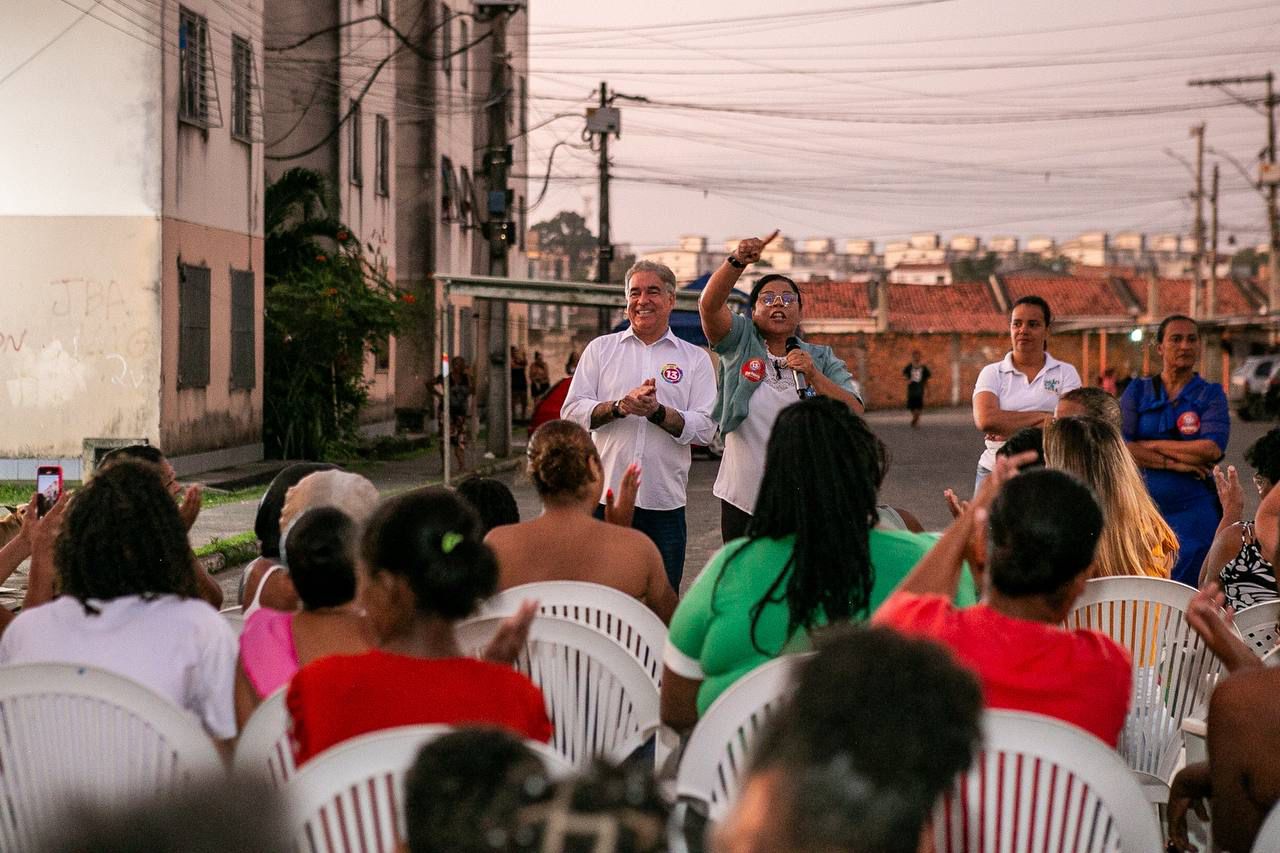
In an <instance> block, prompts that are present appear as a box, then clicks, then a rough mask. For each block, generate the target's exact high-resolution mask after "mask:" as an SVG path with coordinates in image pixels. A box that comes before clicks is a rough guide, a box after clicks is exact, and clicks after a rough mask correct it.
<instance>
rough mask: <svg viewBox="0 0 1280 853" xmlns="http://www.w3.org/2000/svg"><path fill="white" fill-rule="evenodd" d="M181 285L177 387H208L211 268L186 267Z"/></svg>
mask: <svg viewBox="0 0 1280 853" xmlns="http://www.w3.org/2000/svg"><path fill="white" fill-rule="evenodd" d="M180 273H181V280H180V281H179V282H178V387H179V388H204V387H206V386H207V385H208V384H209V268H208V267H197V266H192V265H191V264H183V265H182V268H181V270H180Z"/></svg>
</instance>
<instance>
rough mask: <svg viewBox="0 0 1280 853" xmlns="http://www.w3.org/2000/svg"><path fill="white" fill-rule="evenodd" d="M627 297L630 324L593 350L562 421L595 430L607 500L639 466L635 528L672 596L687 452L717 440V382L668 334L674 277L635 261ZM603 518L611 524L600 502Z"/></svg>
mask: <svg viewBox="0 0 1280 853" xmlns="http://www.w3.org/2000/svg"><path fill="white" fill-rule="evenodd" d="M626 297H627V309H626V310H627V319H628V320H629V321H630V323H631V325H630V326H629V327H628V328H627V329H624V330H623V331H621V332H615V333H613V334H611V335H603V336H601V337H598V338H596V339H595V340H593V341H591V343H589V344H587V346H586V348H585V349H584V350H583V351H582V357H581V358H580V359H579V360H578V365H577V370H576V371H575V372H574V374H573V381H572V382H571V383H570V385H569V393H568V395H567V396H566V397H565V401H564V406H563V407H562V408H561V410H560V416H561V417H562V418H564V419H565V420H570V421H573V422H575V423H577V424H579V425H580V426H582V427H583V428H584V429H588V430H590V431H591V434H592V438H593V439H594V441H595V444H596V449H597V450H598V451H599V452H600V459H601V461H602V462H603V463H604V473H605V477H604V488H605V490H606V492H607V490H610V489H612V490H613V491H614V492H615V493H617V492H619V491H620V490H621V486H622V477H623V475H624V474H625V473H626V470H627V467H628V466H629V465H631V464H632V463H633V462H634V463H638V464H639V465H640V468H641V470H643V471H644V480H643V481H642V482H641V484H640V490H639V492H638V493H637V495H636V508H635V515H634V516H633V519H632V527H635V528H636V529H637V530H640V531H641V532H643V533H645V534H646V535H648V537H649V538H650V539H652V540H653V542H654V544H655V545H657V546H658V551H659V552H660V553H661V554H662V563H663V566H664V568H665V569H666V573H667V579H668V580H669V581H670V582H671V588H672V589H674V590H679V589H680V578H681V576H682V575H683V574H684V553H685V543H686V541H687V539H688V531H687V529H686V527H685V503H686V502H687V497H686V489H687V486H688V482H689V464H690V461H691V454H690V445H691V444H694V443H697V444H704V445H705V444H710V443H711V441H712V439H713V438H715V431H716V424H715V421H713V420H712V419H711V407H712V406H713V405H714V403H715V398H716V379H715V373H714V372H713V370H712V367H711V358H710V357H709V356H708V355H707V353H706V352H705V351H704V350H703V349H702V348H701V347H697V346H694V345H693V344H691V343H689V342H688V341H682V340H680V339H679V338H677V337H676V336H675V334H674V333H673V332H672V331H671V324H670V319H671V312H672V310H673V309H674V308H675V305H676V277H675V274H674V273H673V272H671V270H670V269H669V268H667V267H666V266H664V265H662V264H659V263H655V262H653V261H638V262H637V263H636V264H635V265H634V266H632V267H631V269H629V270H627V276H626ZM600 500H601V501H603V500H604V493H602V494H601V495H600ZM596 515H597V517H603V516H604V504H603V503H600V504H599V506H597V508H596Z"/></svg>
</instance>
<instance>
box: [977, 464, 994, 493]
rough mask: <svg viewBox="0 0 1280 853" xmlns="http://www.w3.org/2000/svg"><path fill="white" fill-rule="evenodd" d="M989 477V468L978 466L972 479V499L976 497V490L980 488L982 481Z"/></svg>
mask: <svg viewBox="0 0 1280 853" xmlns="http://www.w3.org/2000/svg"><path fill="white" fill-rule="evenodd" d="M990 476H991V469H990V468H984V467H983V466H982V465H979V466H978V473H977V475H976V476H975V477H974V478H973V496H974V497H977V496H978V489H979V488H981V486H982V481H983V480H985V479H987V478H988V477H990Z"/></svg>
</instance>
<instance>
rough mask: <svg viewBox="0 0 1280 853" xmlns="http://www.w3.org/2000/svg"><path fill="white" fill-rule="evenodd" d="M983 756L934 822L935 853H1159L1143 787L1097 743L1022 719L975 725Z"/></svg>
mask: <svg viewBox="0 0 1280 853" xmlns="http://www.w3.org/2000/svg"><path fill="white" fill-rule="evenodd" d="M982 728H983V751H982V752H981V753H979V755H978V757H977V760H976V761H975V762H974V766H973V767H972V768H970V770H969V772H968V773H966V774H964V775H963V776H961V777H960V779H959V780H958V781H957V783H956V786H955V788H954V789H953V790H952V792H951V793H950V794H948V795H947V796H944V797H943V798H942V801H941V802H940V803H939V805H938V807H937V809H936V810H935V812H934V827H933V831H934V840H935V842H936V846H937V850H938V851H939V853H961V851H964V853H1020V851H1024V850H1035V851H1036V853H1090V851H1123V853H1130V851H1133V853H1150V851H1156V850H1163V849H1164V842H1163V840H1162V838H1161V834H1160V824H1159V822H1158V821H1157V820H1156V813H1155V810H1154V809H1152V808H1151V806H1150V804H1149V803H1148V802H1147V798H1146V795H1145V793H1144V792H1143V790H1142V786H1141V785H1140V784H1138V780H1137V779H1136V778H1135V776H1134V775H1133V773H1132V772H1131V771H1130V770H1129V768H1128V767H1127V766H1126V765H1125V762H1124V760H1123V759H1121V758H1120V756H1118V755H1116V753H1115V752H1113V751H1112V750H1111V749H1110V748H1108V747H1107V745H1106V744H1105V743H1103V742H1102V741H1100V740H1098V739H1097V738H1095V737H1094V736H1093V735H1091V734H1089V733H1088V732H1086V731H1084V730H1083V729H1079V728H1076V727H1075V726H1072V725H1069V724H1067V723H1064V722H1062V721H1060V720H1055V719H1052V718H1050V717H1044V716H1041V715H1039V714H1028V713H1024V712H1021V711H987V712H986V713H985V714H984V715H983V723H982Z"/></svg>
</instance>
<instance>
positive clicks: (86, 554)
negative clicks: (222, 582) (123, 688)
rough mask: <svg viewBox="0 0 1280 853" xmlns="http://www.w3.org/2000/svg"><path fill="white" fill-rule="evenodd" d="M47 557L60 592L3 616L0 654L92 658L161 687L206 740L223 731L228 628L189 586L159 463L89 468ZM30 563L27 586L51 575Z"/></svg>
mask: <svg viewBox="0 0 1280 853" xmlns="http://www.w3.org/2000/svg"><path fill="white" fill-rule="evenodd" d="M53 562H54V567H55V569H56V580H57V586H58V588H59V589H60V592H61V595H60V596H59V597H58V598H55V599H54V600H52V601H50V602H49V603H47V604H42V605H40V606H39V607H30V608H29V609H25V610H24V611H23V612H22V613H20V614H19V615H18V617H17V618H16V619H14V620H13V622H12V624H10V625H9V627H8V628H7V629H6V630H5V632H4V637H3V640H0V664H15V663H74V664H85V665H88V666H96V667H101V668H102V669H105V670H108V671H111V672H114V673H117V674H118V675H122V676H124V677H126V678H130V679H133V680H134V681H136V682H138V683H140V684H142V685H145V686H146V687H149V688H151V689H152V690H154V691H155V692H156V693H159V694H160V695H162V696H165V697H167V698H168V699H170V700H171V701H172V702H173V703H174V704H175V705H178V706H179V707H181V708H184V709H185V710H186V711H188V712H190V713H191V715H192V716H193V717H195V718H196V719H198V720H199V722H200V723H201V724H202V725H203V726H204V728H205V730H206V731H207V732H208V733H209V734H210V735H211V736H212V737H213V738H214V739H216V740H219V741H224V740H229V739H230V738H232V737H234V736H235V733H236V720H235V711H234V708H233V707H232V683H233V679H234V676H235V670H236V639H235V635H234V634H232V632H231V628H230V627H229V626H228V625H227V623H226V621H225V620H223V619H222V618H221V617H220V616H219V615H218V611H216V610H214V609H213V608H212V607H211V606H210V605H209V604H208V603H207V602H205V601H203V600H201V599H200V597H199V596H200V588H199V584H198V583H197V581H196V571H197V567H196V565H195V557H194V556H193V555H192V553H191V548H190V546H189V545H188V544H187V529H186V526H185V525H184V524H183V522H182V518H181V516H180V515H179V513H178V507H177V506H176V505H175V504H174V502H173V498H172V496H171V495H170V494H169V492H168V490H167V489H166V488H165V484H164V480H163V479H162V476H161V472H160V469H159V468H157V467H156V466H154V465H151V464H149V463H146V462H136V461H130V460H125V461H120V462H112V463H111V464H109V465H106V466H104V467H102V468H100V469H99V470H98V472H97V473H96V474H95V475H94V476H93V478H92V479H91V480H90V481H89V482H88V483H87V484H86V485H85V486H84V488H82V489H80V490H79V491H78V492H76V493H75V495H73V496H71V497H70V499H69V504H68V505H67V507H66V510H65V515H64V516H63V518H62V531H61V533H60V534H59V535H58V538H57V540H56V543H55V546H54V555H53ZM32 574H33V577H32V579H31V583H32V584H33V585H34V586H42V585H52V584H51V582H52V579H50V578H44V579H40V578H37V577H35V576H34V575H36V574H37V569H36V566H35V565H34V563H33V566H32Z"/></svg>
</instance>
